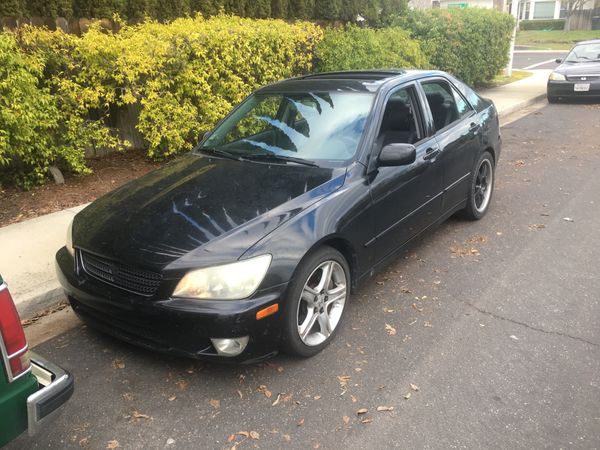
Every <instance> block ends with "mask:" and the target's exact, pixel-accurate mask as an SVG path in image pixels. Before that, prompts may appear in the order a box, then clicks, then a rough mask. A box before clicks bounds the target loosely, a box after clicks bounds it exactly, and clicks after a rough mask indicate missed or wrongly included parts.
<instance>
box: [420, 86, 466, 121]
mask: <svg viewBox="0 0 600 450" xmlns="http://www.w3.org/2000/svg"><path fill="white" fill-rule="evenodd" d="M423 91H425V96H426V97H427V103H428V104H429V109H430V110H431V115H432V116H433V123H434V125H435V130H436V131H439V130H441V129H442V128H445V127H447V126H448V125H450V124H451V123H452V122H455V121H456V120H458V119H459V118H460V115H459V112H458V107H457V105H456V100H455V99H454V94H453V92H452V88H451V87H450V85H449V84H448V83H446V82H445V81H441V80H440V81H438V80H436V81H428V82H426V83H423Z"/></svg>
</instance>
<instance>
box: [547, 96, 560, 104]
mask: <svg viewBox="0 0 600 450" xmlns="http://www.w3.org/2000/svg"><path fill="white" fill-rule="evenodd" d="M547 97H548V103H558V97H555V96H553V95H548V96H547Z"/></svg>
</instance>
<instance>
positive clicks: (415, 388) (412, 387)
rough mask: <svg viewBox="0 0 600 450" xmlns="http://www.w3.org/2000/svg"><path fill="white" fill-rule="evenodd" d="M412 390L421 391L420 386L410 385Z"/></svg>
mask: <svg viewBox="0 0 600 450" xmlns="http://www.w3.org/2000/svg"><path fill="white" fill-rule="evenodd" d="M410 388H411V389H412V390H413V391H415V392H416V391H418V390H419V386H417V385H416V384H412V383H410Z"/></svg>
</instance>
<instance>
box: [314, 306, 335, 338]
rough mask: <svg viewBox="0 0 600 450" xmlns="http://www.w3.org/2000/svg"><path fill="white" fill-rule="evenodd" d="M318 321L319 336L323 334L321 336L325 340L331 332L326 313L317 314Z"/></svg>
mask: <svg viewBox="0 0 600 450" xmlns="http://www.w3.org/2000/svg"><path fill="white" fill-rule="evenodd" d="M318 321H319V328H320V329H321V334H323V336H325V337H326V338H327V337H329V335H330V334H331V332H332V331H333V330H332V329H331V323H329V316H328V315H327V312H326V311H323V313H322V314H319V316H318Z"/></svg>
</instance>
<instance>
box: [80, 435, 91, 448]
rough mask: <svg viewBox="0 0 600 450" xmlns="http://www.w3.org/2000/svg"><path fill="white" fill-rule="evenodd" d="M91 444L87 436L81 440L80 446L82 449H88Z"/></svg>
mask: <svg viewBox="0 0 600 450" xmlns="http://www.w3.org/2000/svg"><path fill="white" fill-rule="evenodd" d="M89 443H90V437H89V436H86V437H84V438H82V439H79V446H80V447H87V446H88V445H89Z"/></svg>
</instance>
